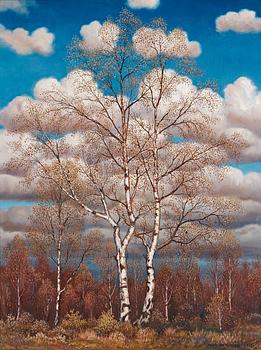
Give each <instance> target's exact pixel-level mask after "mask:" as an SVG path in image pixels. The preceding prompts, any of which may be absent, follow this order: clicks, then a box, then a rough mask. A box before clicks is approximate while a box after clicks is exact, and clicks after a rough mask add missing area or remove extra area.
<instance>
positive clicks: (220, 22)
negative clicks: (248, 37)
mask: <svg viewBox="0 0 261 350" xmlns="http://www.w3.org/2000/svg"><path fill="white" fill-rule="evenodd" d="M216 30H217V31H218V32H227V31H229V30H232V31H234V32H237V33H258V32H261V18H260V17H256V12H255V11H251V10H247V9H244V10H241V11H239V12H234V11H229V12H227V13H226V14H225V15H223V16H219V17H218V18H217V19H216Z"/></svg>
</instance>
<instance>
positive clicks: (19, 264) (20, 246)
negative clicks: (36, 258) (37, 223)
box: [5, 235, 33, 320]
mask: <svg viewBox="0 0 261 350" xmlns="http://www.w3.org/2000/svg"><path fill="white" fill-rule="evenodd" d="M5 273H6V279H7V280H8V283H9V284H10V287H11V288H12V290H13V292H14V296H15V299H16V303H15V304H16V319H17V320H18V319H19V317H20V315H21V310H22V307H23V300H22V298H23V297H24V296H25V295H26V293H28V292H29V289H30V286H31V284H32V280H33V270H32V268H31V266H30V263H29V252H28V249H27V247H26V245H25V242H24V240H23V239H22V238H21V237H20V236H18V235H17V236H15V237H14V239H13V240H12V242H11V243H10V244H9V245H8V247H7V249H6V266H5Z"/></svg>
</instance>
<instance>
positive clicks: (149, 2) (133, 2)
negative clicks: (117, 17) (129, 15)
mask: <svg viewBox="0 0 261 350" xmlns="http://www.w3.org/2000/svg"><path fill="white" fill-rule="evenodd" d="M127 4H128V6H129V7H131V8H132V9H141V8H147V9H155V8H157V7H158V6H159V4H160V0H128V2H127Z"/></svg>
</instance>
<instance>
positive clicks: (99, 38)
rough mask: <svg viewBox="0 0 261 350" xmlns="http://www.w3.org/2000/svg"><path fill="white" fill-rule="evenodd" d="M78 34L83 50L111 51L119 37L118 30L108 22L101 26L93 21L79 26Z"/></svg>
mask: <svg viewBox="0 0 261 350" xmlns="http://www.w3.org/2000/svg"><path fill="white" fill-rule="evenodd" d="M80 34H81V36H82V38H83V45H84V47H85V48H87V49H89V50H107V51H112V50H113V47H114V46H115V45H116V42H117V40H118V37H119V28H118V26H117V25H116V24H114V23H112V22H109V21H106V22H104V23H103V24H101V23H100V22H99V21H93V22H91V23H89V24H85V25H83V26H81V30H80Z"/></svg>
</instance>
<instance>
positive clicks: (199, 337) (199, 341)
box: [191, 331, 208, 345]
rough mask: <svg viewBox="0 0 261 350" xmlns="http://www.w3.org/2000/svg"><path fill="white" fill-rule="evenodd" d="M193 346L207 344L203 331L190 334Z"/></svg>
mask: <svg viewBox="0 0 261 350" xmlns="http://www.w3.org/2000/svg"><path fill="white" fill-rule="evenodd" d="M191 342H192V344H193V345H205V344H207V343H208V337H207V333H206V332H205V331H195V332H193V333H192V334H191Z"/></svg>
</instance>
